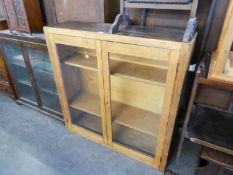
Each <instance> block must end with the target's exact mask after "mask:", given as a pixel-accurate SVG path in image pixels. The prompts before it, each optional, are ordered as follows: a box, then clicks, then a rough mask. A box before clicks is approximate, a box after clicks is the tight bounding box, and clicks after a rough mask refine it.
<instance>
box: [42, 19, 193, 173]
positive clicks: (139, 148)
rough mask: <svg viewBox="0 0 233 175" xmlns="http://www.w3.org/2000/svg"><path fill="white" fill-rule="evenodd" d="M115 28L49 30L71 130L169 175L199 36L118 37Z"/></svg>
mask: <svg viewBox="0 0 233 175" xmlns="http://www.w3.org/2000/svg"><path fill="white" fill-rule="evenodd" d="M109 27H110V26H109V25H108V24H84V23H74V22H73V23H66V24H63V25H61V26H59V27H45V28H44V31H45V35H46V40H47V45H48V48H49V54H50V59H51V63H52V67H53V70H54V74H55V81H56V85H57V88H58V93H59V98H60V101H61V106H62V111H63V114H64V120H65V123H66V126H67V128H68V129H69V130H70V131H73V132H77V133H79V134H81V135H83V136H85V137H87V138H89V139H91V140H94V141H96V142H98V143H101V144H104V145H106V146H108V147H109V148H112V149H114V150H116V151H119V152H121V153H124V154H126V155H128V156H131V157H133V158H135V159H137V160H140V161H142V162H144V163H147V164H149V165H152V166H154V167H156V168H159V169H160V170H162V171H163V170H164V168H165V165H166V161H167V156H168V151H169V146H170V141H171V136H172V132H173V126H174V122H175V118H176V114H177V109H178V104H179V100H180V94H181V89H182V85H183V81H184V77H185V74H186V71H187V68H188V65H189V60H190V56H191V53H192V49H193V45H194V43H195V37H194V38H193V39H192V41H190V42H188V43H182V41H181V40H182V37H180V36H182V34H183V33H182V32H178V31H173V30H171V31H165V32H164V30H165V29H164V30H163V31H162V34H161V35H159V36H160V37H162V35H164V34H166V33H169V34H170V36H172V38H173V40H174V41H169V40H168V39H167V40H165V39H164V40H162V39H155V38H156V37H153V36H152V35H151V36H150V37H151V38H146V37H136V36H126V35H122V34H117V35H116V34H115V35H113V34H108V33H106V32H107V31H108V30H109ZM167 30H169V29H167ZM155 33H156V32H155ZM156 35H157V36H158V33H156Z"/></svg>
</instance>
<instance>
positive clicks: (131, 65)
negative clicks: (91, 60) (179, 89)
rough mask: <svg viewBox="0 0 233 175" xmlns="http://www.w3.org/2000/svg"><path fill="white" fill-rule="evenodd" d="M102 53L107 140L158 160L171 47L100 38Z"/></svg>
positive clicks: (172, 63)
mask: <svg viewBox="0 0 233 175" xmlns="http://www.w3.org/2000/svg"><path fill="white" fill-rule="evenodd" d="M102 55H103V61H104V82H105V91H106V92H105V94H106V99H105V105H106V110H107V112H106V115H107V120H108V123H107V126H108V128H107V129H108V136H109V144H110V145H111V146H113V147H114V148H115V149H117V150H119V151H121V152H125V153H126V154H128V155H132V156H134V157H137V158H138V159H140V160H142V161H146V162H150V163H153V162H154V161H155V163H157V164H158V161H160V159H161V154H162V147H163V142H164V138H165V133H166V125H167V121H168V117H169V109H170V104H171V99H172V92H173V86H174V81H175V77H176V70H177V64H178V55H177V53H176V54H175V53H173V51H169V50H165V49H159V48H152V47H144V46H136V45H129V44H120V43H111V42H104V43H103V44H102ZM172 55H173V57H172V58H171V56H172Z"/></svg>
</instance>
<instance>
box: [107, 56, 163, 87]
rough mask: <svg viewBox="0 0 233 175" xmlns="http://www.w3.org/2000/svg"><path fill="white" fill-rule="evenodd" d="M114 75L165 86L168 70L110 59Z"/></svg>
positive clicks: (111, 70)
mask: <svg viewBox="0 0 233 175" xmlns="http://www.w3.org/2000/svg"><path fill="white" fill-rule="evenodd" d="M110 72H111V75H112V76H119V77H122V78H128V79H132V80H137V81H142V82H145V83H151V84H155V85H159V86H165V82H166V78H167V77H166V76H167V70H164V69H158V68H154V67H148V66H143V65H138V64H132V63H127V62H121V61H114V60H110Z"/></svg>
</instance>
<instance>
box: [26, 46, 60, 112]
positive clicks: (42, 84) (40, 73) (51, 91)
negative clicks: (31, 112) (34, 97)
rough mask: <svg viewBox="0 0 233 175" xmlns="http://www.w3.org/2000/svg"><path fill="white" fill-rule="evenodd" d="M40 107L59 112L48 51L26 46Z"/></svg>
mask: <svg viewBox="0 0 233 175" xmlns="http://www.w3.org/2000/svg"><path fill="white" fill-rule="evenodd" d="M26 51H27V54H28V57H29V61H30V63H31V67H32V72H33V76H34V79H35V81H36V85H37V88H38V91H39V94H40V98H41V102H42V107H43V108H47V109H50V110H53V111H56V112H59V113H61V107H60V102H59V98H58V93H57V89H56V85H55V81H54V76H53V72H52V68H51V63H50V59H49V55H48V52H47V51H46V50H42V49H34V48H26Z"/></svg>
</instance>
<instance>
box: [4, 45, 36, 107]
mask: <svg viewBox="0 0 233 175" xmlns="http://www.w3.org/2000/svg"><path fill="white" fill-rule="evenodd" d="M3 48H4V53H5V56H6V60H7V63H8V67H9V71H10V74H11V77H12V79H13V81H14V85H15V87H16V90H17V92H18V95H19V98H23V99H26V100H29V101H31V102H34V103H36V97H35V93H34V90H33V87H32V83H31V81H30V78H29V75H28V73H27V69H26V65H25V62H24V58H23V55H22V52H21V47H20V46H19V45H16V44H11V43H4V44H3Z"/></svg>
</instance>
